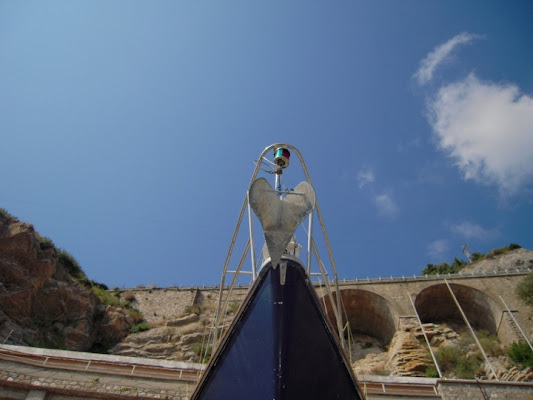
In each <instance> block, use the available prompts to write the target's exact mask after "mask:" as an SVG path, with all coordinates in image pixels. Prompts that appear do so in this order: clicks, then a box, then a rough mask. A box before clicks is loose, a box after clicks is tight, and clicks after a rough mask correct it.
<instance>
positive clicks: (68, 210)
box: [0, 0, 533, 287]
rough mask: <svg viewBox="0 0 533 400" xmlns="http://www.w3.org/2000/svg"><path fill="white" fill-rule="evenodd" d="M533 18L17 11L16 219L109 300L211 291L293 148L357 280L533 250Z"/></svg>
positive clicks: (388, 11)
mask: <svg viewBox="0 0 533 400" xmlns="http://www.w3.org/2000/svg"><path fill="white" fill-rule="evenodd" d="M531 21H533V3H532V2H531V1H513V2H497V1H485V0H484V1H468V2H463V1H446V2H429V1H404V2H396V1H350V2H348V1H338V2H314V1H305V2H304V1H293V2H266V1H265V2H246V1H239V2H233V1H229V2H215V1H206V2H182V1H158V2H140V1H138V2H126V1H113V2H103V1H101V2H100V1H79V2H71V1H48V2H25V1H2V2H0V139H1V142H0V143H1V146H0V169H1V170H2V174H1V175H0V207H2V208H5V209H6V210H8V211H9V212H10V213H11V214H13V215H16V216H17V217H19V218H20V219H22V220H24V221H27V222H30V223H32V224H34V226H35V228H36V230H37V231H38V232H40V233H41V234H42V235H44V236H48V237H50V238H52V240H53V241H54V242H55V243H56V245H57V246H59V247H63V248H65V249H66V250H68V251H69V252H70V253H72V254H73V255H74V256H75V257H76V259H77V260H78V261H79V262H80V264H81V265H82V267H83V269H84V270H85V272H86V273H87V275H88V276H89V277H90V278H91V279H94V280H96V281H99V282H103V283H106V284H107V285H109V286H111V287H112V286H117V287H134V286H137V285H138V284H145V285H146V284H157V285H159V286H161V287H164V286H171V285H194V284H214V283H217V282H218V281H219V279H220V273H221V271H222V266H223V263H224V260H225V257H226V252H227V249H228V246H229V242H230V239H231V235H232V233H233V229H234V227H235V223H236V221H237V217H238V214H239V211H240V207H241V205H242V201H243V199H244V195H245V192H246V189H247V185H248V183H249V180H250V177H251V174H252V172H253V168H254V164H253V161H254V160H255V159H257V157H258V156H259V154H260V153H261V151H262V150H263V149H264V148H265V147H267V146H268V145H270V144H273V143H278V142H286V143H290V144H292V145H294V146H295V147H297V148H298V149H299V150H300V151H301V153H302V154H303V156H304V158H305V161H306V164H307V166H308V168H309V170H310V174H311V178H312V182H313V185H314V187H315V190H316V193H317V198H318V201H319V203H320V207H321V210H322V213H323V215H324V219H325V223H326V227H327V230H328V234H329V237H330V240H331V243H332V249H333V253H334V255H335V260H336V264H337V268H338V270H339V276H340V277H341V278H347V279H348V278H355V277H358V278H365V277H367V276H370V277H377V276H390V275H393V276H401V275H413V274H418V273H420V271H421V270H422V269H423V268H424V267H425V266H426V264H427V263H436V262H443V261H452V260H453V258H454V257H462V250H461V246H462V245H463V244H465V243H468V246H469V250H470V251H471V252H472V251H479V252H487V251H489V250H490V249H492V248H494V247H501V246H503V245H507V244H508V243H510V242H515V243H518V244H521V245H522V246H523V247H526V248H529V249H533V235H532V228H531V221H532V220H533V204H532V194H533V51H532V49H533V25H532V24H531ZM270 158H272V157H271V155H270ZM284 179H285V181H284V182H286V183H287V185H289V186H291V185H292V187H294V186H296V184H297V183H298V182H299V179H298V176H297V174H295V176H294V177H292V178H291V176H290V171H287V173H286V177H284ZM291 179H295V180H294V182H293V181H291Z"/></svg>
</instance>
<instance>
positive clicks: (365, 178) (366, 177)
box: [357, 168, 376, 189]
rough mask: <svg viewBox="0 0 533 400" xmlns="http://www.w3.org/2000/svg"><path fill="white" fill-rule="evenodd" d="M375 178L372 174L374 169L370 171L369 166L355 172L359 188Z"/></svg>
mask: <svg viewBox="0 0 533 400" xmlns="http://www.w3.org/2000/svg"><path fill="white" fill-rule="evenodd" d="M375 180H376V176H375V175H374V171H372V170H371V169H370V168H365V169H361V170H360V171H359V172H358V174H357V182H359V183H358V186H359V189H361V188H362V187H364V186H365V185H368V184H369V183H373V182H374V181H375Z"/></svg>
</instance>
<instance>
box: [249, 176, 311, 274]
mask: <svg viewBox="0 0 533 400" xmlns="http://www.w3.org/2000/svg"><path fill="white" fill-rule="evenodd" d="M248 196H249V197H248V199H249V202H250V206H251V207H252V210H254V212H255V214H256V215H257V218H259V221H261V225H262V227H263V232H264V235H265V241H266V244H267V248H268V252H269V254H270V260H271V262H272V265H273V266H274V267H276V266H277V265H278V263H279V260H280V258H281V256H282V255H283V252H284V251H285V249H286V248H287V245H288V244H289V242H290V240H291V238H292V235H293V234H294V231H295V230H296V228H297V227H298V225H300V223H301V222H302V221H303V220H304V219H305V218H306V217H307V216H308V215H309V214H310V213H311V212H312V211H313V209H314V208H315V202H316V196H315V190H314V189H313V187H312V186H311V185H310V184H309V183H307V182H301V183H299V184H298V186H296V187H295V188H294V191H293V192H288V193H287V195H286V196H285V197H283V198H280V197H279V193H278V192H277V191H275V190H274V189H272V187H271V186H270V184H269V183H268V181H267V180H266V179H265V178H259V179H257V180H255V181H254V182H253V183H252V185H251V186H250V190H249V192H248Z"/></svg>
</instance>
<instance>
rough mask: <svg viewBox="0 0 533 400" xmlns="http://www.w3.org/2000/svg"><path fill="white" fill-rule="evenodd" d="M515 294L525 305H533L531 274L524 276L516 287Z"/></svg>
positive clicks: (532, 275)
mask: <svg viewBox="0 0 533 400" xmlns="http://www.w3.org/2000/svg"><path fill="white" fill-rule="evenodd" d="M516 294H517V295H518V297H520V298H521V299H522V300H524V301H525V302H526V304H530V305H533V274H529V275H528V276H526V277H525V278H524V279H522V281H521V282H520V283H519V284H518V286H517V287H516Z"/></svg>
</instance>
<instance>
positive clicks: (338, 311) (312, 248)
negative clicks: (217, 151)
mask: <svg viewBox="0 0 533 400" xmlns="http://www.w3.org/2000/svg"><path fill="white" fill-rule="evenodd" d="M279 147H285V148H287V149H290V151H291V152H293V153H294V154H296V155H297V156H298V159H299V161H300V164H301V166H302V169H303V172H304V174H305V178H306V180H307V183H309V184H310V185H312V183H311V177H310V175H309V171H308V169H307V166H306V165H305V161H304V159H303V157H302V154H301V153H300V151H299V150H298V149H297V148H296V147H294V146H292V145H290V144H286V143H275V144H272V145H270V146H268V147H266V148H265V149H264V150H263V151H262V152H261V154H260V156H259V159H258V161H257V163H256V166H255V169H254V172H253V174H252V177H251V179H250V183H249V184H248V188H247V191H246V196H245V198H244V201H243V204H242V207H241V211H240V213H239V217H238V219H237V224H236V226H235V230H234V232H233V236H232V238H231V242H230V246H229V249H228V253H227V255H226V260H225V262H224V267H223V270H222V276H221V279H220V286H219V287H220V292H219V297H218V302H217V308H216V312H215V320H214V325H213V330H212V333H211V334H210V336H211V335H212V343H213V345H215V344H216V343H217V342H218V341H219V340H220V335H219V334H220V331H221V329H220V328H221V327H220V323H221V319H222V315H224V314H225V312H224V309H225V308H226V307H227V305H228V302H229V296H230V294H231V291H232V290H233V287H234V286H235V283H236V280H237V277H238V275H241V274H250V271H242V270H241V267H242V264H243V262H244V259H245V257H246V254H247V252H248V251H250V259H251V274H252V278H253V280H255V279H256V277H257V262H256V257H255V254H256V253H255V240H254V232H253V230H254V229H253V215H252V210H251V207H250V202H249V194H250V186H251V185H252V183H253V182H254V181H255V179H256V178H257V174H258V173H259V170H260V168H261V163H262V162H263V161H264V160H265V161H267V162H268V160H266V159H265V158H264V157H265V155H266V154H267V153H268V152H269V151H271V150H274V149H276V148H279ZM246 208H248V229H249V239H248V244H247V246H246V249H245V251H244V253H243V255H242V257H241V261H240V263H239V266H238V268H237V269H236V270H235V271H229V270H228V266H229V264H230V261H231V256H232V253H233V249H234V246H235V242H236V240H237V235H238V233H239V231H240V229H241V224H242V220H243V217H244V213H245V211H246ZM315 211H316V214H317V216H318V220H319V222H320V227H321V231H322V235H323V237H324V242H325V245H326V248H327V251H328V255H329V260H330V263H331V268H332V272H333V280H334V284H335V292H336V304H335V303H334V299H333V295H332V291H331V288H330V287H329V282H328V279H327V272H326V271H325V268H324V265H323V263H322V261H321V259H320V257H319V255H318V249H317V248H316V245H315V242H314V240H313V236H312V235H313V233H312V229H313V214H314V212H315ZM315 211H313V212H312V213H311V214H310V215H309V225H308V228H309V230H308V232H307V235H308V237H307V266H306V269H307V274H308V275H309V277H311V276H317V275H318V276H322V278H323V279H324V281H325V284H326V288H327V292H328V296H329V299H330V302H331V305H332V308H333V311H334V313H335V317H336V321H337V330H338V335H339V338H340V340H341V346H342V347H343V348H344V349H346V343H345V340H344V335H343V321H342V300H341V296H340V289H339V283H338V275H337V267H336V264H335V259H334V257H333V252H332V250H331V245H330V242H329V238H328V234H327V231H326V227H325V224H324V219H323V217H322V212H321V211H320V206H319V204H318V199H317V200H316V204H315ZM312 253H314V254H315V257H316V259H317V264H318V267H319V272H318V273H312V271H311V258H312ZM228 274H233V279H232V281H231V284H230V286H229V287H228V288H226V287H225V286H226V279H227V275H228ZM226 289H227V290H228V292H227V297H226V301H224V304H223V297H224V291H225V290H226ZM223 305H224V307H223Z"/></svg>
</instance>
